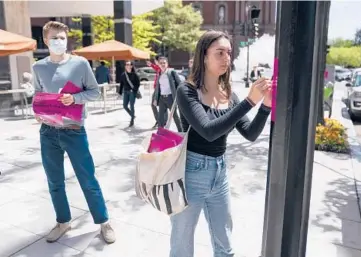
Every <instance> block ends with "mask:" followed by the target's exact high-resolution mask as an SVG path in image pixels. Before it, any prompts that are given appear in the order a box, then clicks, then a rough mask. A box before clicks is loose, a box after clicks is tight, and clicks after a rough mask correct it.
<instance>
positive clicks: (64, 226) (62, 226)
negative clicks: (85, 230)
mask: <svg viewBox="0 0 361 257" xmlns="http://www.w3.org/2000/svg"><path fill="white" fill-rule="evenodd" d="M70 229H71V226H70V222H67V223H57V224H56V226H55V227H54V228H53V229H52V230H51V231H50V233H49V234H48V235H47V236H46V241H47V242H48V243H53V242H56V241H57V240H58V239H59V238H61V237H62V236H63V235H64V234H65V233H66V232H68V231H69V230H70Z"/></svg>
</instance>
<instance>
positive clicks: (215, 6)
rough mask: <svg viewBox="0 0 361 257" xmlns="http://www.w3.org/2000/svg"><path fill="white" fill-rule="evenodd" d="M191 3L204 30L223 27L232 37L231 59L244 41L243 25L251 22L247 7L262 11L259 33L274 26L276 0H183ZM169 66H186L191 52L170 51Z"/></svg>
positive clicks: (236, 55)
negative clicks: (200, 18) (200, 17)
mask: <svg viewBox="0 0 361 257" xmlns="http://www.w3.org/2000/svg"><path fill="white" fill-rule="evenodd" d="M183 3H184V4H191V5H192V6H193V8H194V9H195V10H197V11H199V12H200V13H201V15H202V17H203V25H202V29H203V30H210V29H214V30H222V31H225V32H227V33H228V34H229V35H231V36H232V41H233V42H232V43H233V56H232V58H233V59H236V58H237V57H238V55H239V47H238V46H239V45H240V42H241V41H247V35H244V34H243V30H242V26H245V27H246V32H247V24H248V23H249V22H250V21H249V19H248V17H247V16H248V14H247V6H256V7H257V8H259V9H260V10H261V12H260V17H259V19H258V24H259V36H262V35H263V34H270V35H274V33H275V29H276V2H275V1H241V0H234V1H183ZM168 57H169V61H170V63H171V65H172V66H173V67H175V68H182V67H186V66H187V63H188V59H189V58H190V54H189V53H187V52H184V51H172V52H170V53H169V54H168Z"/></svg>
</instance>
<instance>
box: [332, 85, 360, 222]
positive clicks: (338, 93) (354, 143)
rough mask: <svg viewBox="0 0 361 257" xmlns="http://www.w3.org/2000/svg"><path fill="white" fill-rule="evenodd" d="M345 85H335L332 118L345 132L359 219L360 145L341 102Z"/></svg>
mask: <svg viewBox="0 0 361 257" xmlns="http://www.w3.org/2000/svg"><path fill="white" fill-rule="evenodd" d="M344 91H345V85H344V84H343V83H342V84H341V83H336V84H335V90H334V95H333V104H332V110H333V112H332V116H331V118H334V119H336V120H338V121H340V122H341V124H342V125H344V126H345V128H346V130H347V141H348V143H349V145H350V157H351V166H352V172H353V177H354V183H355V191H356V197H357V202H358V207H359V213H360V218H361V144H360V143H359V141H358V140H357V134H356V131H355V127H354V125H353V123H352V121H351V118H350V115H349V113H348V111H347V107H346V104H345V103H344V102H343V101H342V98H343V97H344Z"/></svg>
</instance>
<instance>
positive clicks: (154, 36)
mask: <svg viewBox="0 0 361 257" xmlns="http://www.w3.org/2000/svg"><path fill="white" fill-rule="evenodd" d="M152 18H153V13H145V14H141V15H137V16H134V17H133V20H132V27H133V46H134V47H136V48H138V49H141V50H144V51H148V52H151V53H153V52H152V51H151V43H155V44H160V41H159V39H158V37H159V36H160V33H159V26H157V25H154V24H153V21H152Z"/></svg>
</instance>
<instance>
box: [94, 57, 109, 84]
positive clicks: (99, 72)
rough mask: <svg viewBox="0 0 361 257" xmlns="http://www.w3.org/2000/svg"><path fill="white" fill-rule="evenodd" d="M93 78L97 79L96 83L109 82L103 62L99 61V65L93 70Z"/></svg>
mask: <svg viewBox="0 0 361 257" xmlns="http://www.w3.org/2000/svg"><path fill="white" fill-rule="evenodd" d="M95 78H96V79H97V82H98V84H104V83H109V82H110V73H109V69H108V67H107V66H105V62H103V61H101V62H100V66H98V67H97V68H96V70H95Z"/></svg>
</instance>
